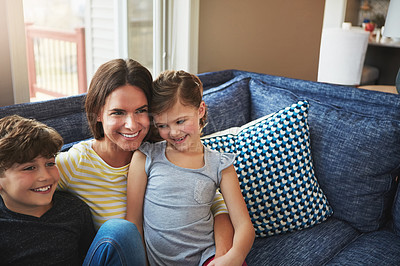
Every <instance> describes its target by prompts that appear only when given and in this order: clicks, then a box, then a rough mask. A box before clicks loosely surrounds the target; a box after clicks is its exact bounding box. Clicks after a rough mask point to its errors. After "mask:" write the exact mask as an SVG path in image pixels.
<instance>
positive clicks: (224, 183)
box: [209, 165, 255, 265]
mask: <svg viewBox="0 0 400 266" xmlns="http://www.w3.org/2000/svg"><path fill="white" fill-rule="evenodd" d="M220 187H221V192H222V195H223V196H224V200H225V203H226V205H227V207H228V211H229V216H230V218H231V221H232V224H233V228H234V236H233V246H232V248H231V249H230V250H229V251H228V252H227V253H226V254H225V255H224V256H222V257H220V258H216V259H215V260H213V261H212V263H210V264H209V265H215V264H218V263H222V264H226V265H242V263H243V262H244V260H245V258H246V256H247V254H248V253H249V251H250V249H251V246H252V245H253V241H254V237H255V232H254V227H253V225H252V223H251V220H250V216H249V212H248V210H247V207H246V204H245V202H244V200H243V196H242V193H241V191H240V186H239V181H238V177H237V174H236V171H235V168H234V167H233V165H231V166H230V167H228V168H226V169H224V170H223V171H222V180H221V185H220Z"/></svg>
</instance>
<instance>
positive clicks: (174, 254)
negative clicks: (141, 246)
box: [139, 141, 235, 266]
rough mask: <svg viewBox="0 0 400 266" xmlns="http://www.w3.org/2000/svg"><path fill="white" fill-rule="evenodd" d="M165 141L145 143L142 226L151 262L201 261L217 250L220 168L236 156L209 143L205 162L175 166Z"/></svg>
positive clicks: (165, 263)
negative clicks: (215, 205) (197, 165)
mask: <svg viewBox="0 0 400 266" xmlns="http://www.w3.org/2000/svg"><path fill="white" fill-rule="evenodd" d="M165 148H166V142H165V141H162V142H158V143H154V144H150V143H143V144H142V146H141V147H140V148H139V149H140V151H142V152H143V153H144V154H145V155H146V156H147V159H146V167H145V170H146V173H147V176H148V182H147V189H146V194H145V199H144V206H143V215H144V220H143V229H144V236H145V242H146V247H147V255H148V258H149V262H150V265H174V266H175V265H196V264H197V265H202V264H203V263H204V262H205V261H206V260H207V259H208V258H209V257H211V256H213V255H214V254H215V245H214V233H213V227H214V218H213V215H212V213H211V211H210V207H211V205H212V203H213V199H214V195H215V191H216V189H217V187H219V184H220V182H221V171H222V170H223V169H225V168H227V167H228V166H230V165H231V164H233V161H234V158H235V155H233V154H228V153H219V152H216V151H213V150H210V149H208V148H207V147H204V161H205V165H204V166H203V167H202V168H199V169H187V168H182V167H179V166H176V165H174V164H172V163H171V162H169V161H168V159H167V158H166V156H165Z"/></svg>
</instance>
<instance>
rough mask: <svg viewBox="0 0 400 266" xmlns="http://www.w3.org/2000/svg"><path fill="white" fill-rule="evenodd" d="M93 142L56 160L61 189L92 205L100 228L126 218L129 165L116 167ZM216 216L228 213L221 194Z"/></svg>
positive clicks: (84, 144)
mask: <svg viewBox="0 0 400 266" xmlns="http://www.w3.org/2000/svg"><path fill="white" fill-rule="evenodd" d="M92 142H93V140H87V141H82V142H80V143H78V144H76V145H74V146H73V147H72V148H71V149H69V150H68V151H67V152H62V153H60V154H59V155H57V157H56V163H57V167H58V169H59V172H60V177H61V178H60V182H59V184H58V186H59V188H61V189H63V190H68V191H70V192H71V193H73V194H75V195H77V196H78V197H79V198H81V199H82V200H83V201H84V202H86V204H87V205H89V207H90V209H91V212H92V215H93V222H94V224H95V226H96V228H97V229H98V228H99V227H100V226H101V225H102V224H103V223H104V222H105V221H107V220H109V219H112V218H121V219H125V215H126V180H127V175H128V169H129V164H128V165H125V166H123V167H119V168H115V167H111V166H110V165H108V164H107V163H106V162H105V161H103V159H102V158H101V157H100V156H99V155H98V154H97V153H96V152H95V151H94V150H93V148H92ZM211 211H212V212H213V214H214V216H215V215H218V214H221V213H228V211H227V208H226V205H225V202H224V200H223V198H222V195H221V193H219V192H217V193H216V195H215V197H214V203H213V206H212V207H211Z"/></svg>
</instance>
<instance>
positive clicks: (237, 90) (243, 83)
mask: <svg viewBox="0 0 400 266" xmlns="http://www.w3.org/2000/svg"><path fill="white" fill-rule="evenodd" d="M249 80H250V79H249V78H243V77H237V78H234V79H232V80H230V81H228V82H227V83H224V84H222V85H220V86H218V87H214V88H211V89H208V90H205V91H204V93H203V100H204V102H205V103H206V105H207V106H208V109H209V110H208V114H209V116H208V119H207V126H206V127H205V128H204V134H205V135H207V134H210V133H211V132H216V131H220V130H223V129H226V128H230V127H235V126H241V125H243V124H245V123H247V122H249V121H250V108H249V106H250V93H249ZM232 114H235V115H234V116H233V115H232Z"/></svg>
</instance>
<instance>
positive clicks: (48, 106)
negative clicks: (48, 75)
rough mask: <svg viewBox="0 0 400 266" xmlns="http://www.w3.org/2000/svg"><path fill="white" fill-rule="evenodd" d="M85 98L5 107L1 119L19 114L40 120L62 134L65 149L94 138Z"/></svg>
mask: <svg viewBox="0 0 400 266" xmlns="http://www.w3.org/2000/svg"><path fill="white" fill-rule="evenodd" d="M84 97H85V94H81V95H78V96H70V97H64V98H58V99H54V100H48V101H43V102H33V103H24V104H16V105H10V106H5V107H1V108H0V117H5V116H8V115H13V114H17V115H20V116H23V117H26V118H34V119H36V120H39V121H41V122H43V123H45V124H46V125H48V126H51V127H53V128H54V129H56V130H57V131H58V132H59V133H60V134H61V136H62V137H63V138H64V148H63V149H65V148H67V147H70V146H71V145H72V144H73V143H74V142H77V141H80V140H84V139H88V138H90V137H91V136H92V135H91V133H90V130H89V127H88V124H87V119H86V114H85V109H84Z"/></svg>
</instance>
